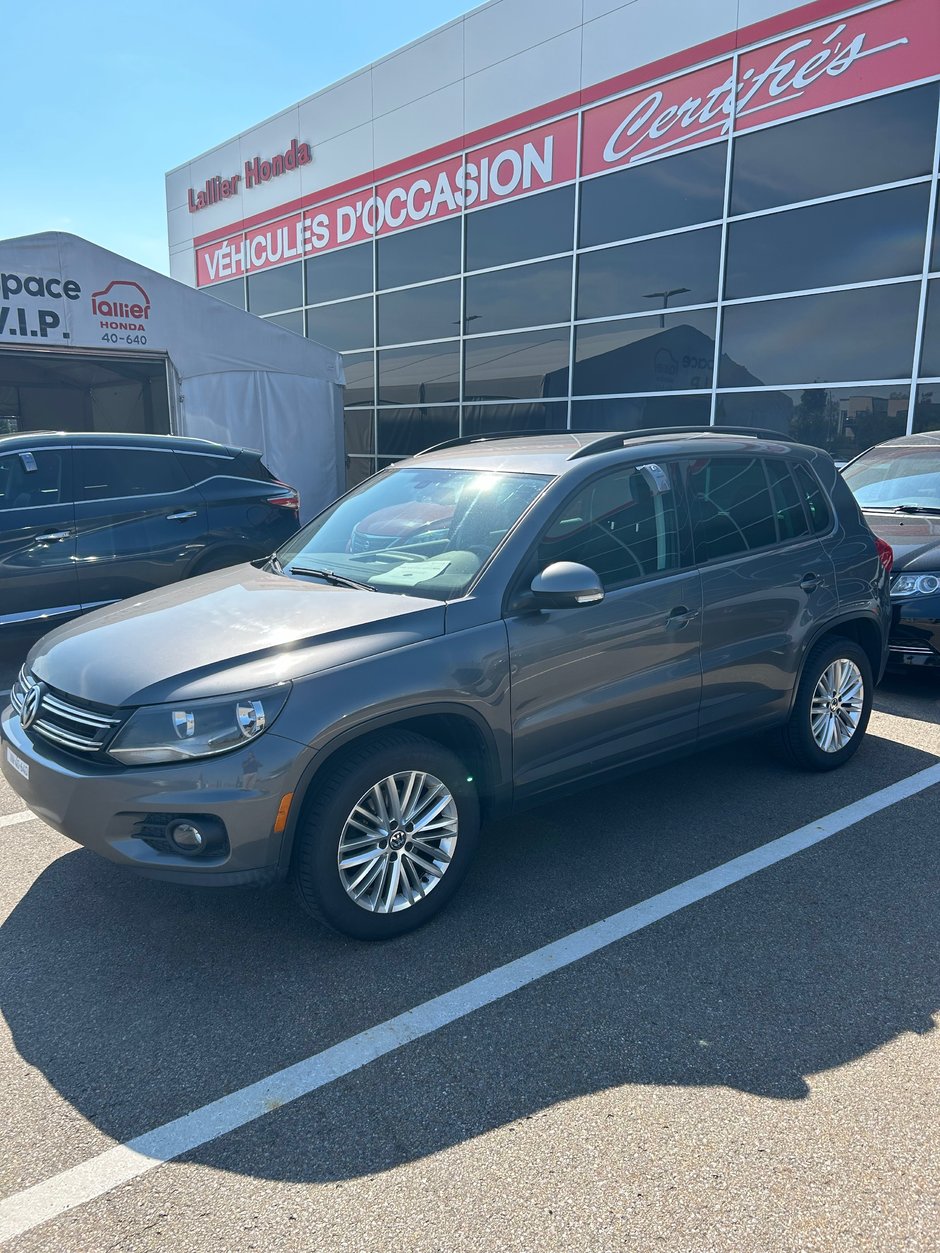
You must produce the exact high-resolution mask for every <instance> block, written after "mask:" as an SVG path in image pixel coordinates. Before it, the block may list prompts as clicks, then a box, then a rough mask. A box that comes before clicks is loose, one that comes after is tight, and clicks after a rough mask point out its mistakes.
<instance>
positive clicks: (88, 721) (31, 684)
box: [10, 666, 124, 755]
mask: <svg viewBox="0 0 940 1253" xmlns="http://www.w3.org/2000/svg"><path fill="white" fill-rule="evenodd" d="M35 687H38V688H40V691H41V695H40V699H39V708H38V710H37V712H36V714H35V716H34V718H33V721H32V722H31V723H30V725H29V726H28V727H26V728H24V730H26V732H27V734H29V735H30V736H33V735H38V736H41V738H42V739H44V740H48V741H49V742H50V743H51V744H55V745H56V746H57V747H59V748H64V749H67V750H68V751H69V752H73V753H82V754H83V755H84V754H90V753H101V752H103V751H104V749H105V747H106V746H107V744H108V743H109V742H110V740H111V738H112V736H113V735H114V732H115V730H116V729H117V727H119V726H120V724H121V723H122V722H123V720H124V719H123V716H122V714H121V712H120V711H119V710H115V709H109V708H106V707H103V706H101V705H91V704H89V703H86V702H81V703H79V702H78V700H77V698H76V697H74V696H68V695H66V694H65V693H64V692H59V691H57V690H56V689H55V688H52V687H49V686H48V684H46V683H40V682H39V681H38V680H37V679H36V678H35V677H34V676H33V675H32V674H30V672H29V671H28V670H27V668H26V667H25V666H23V668H22V669H21V670H20V672H19V675H18V676H17V679H16V683H15V684H14V685H13V690H12V692H11V693H10V701H11V703H12V705H13V708H14V710H15V711H16V712H17V713H18V714H19V715H20V717H22V716H23V707H24V705H25V704H26V700H27V696H28V695H29V693H30V692H31V691H32V689H33V688H35Z"/></svg>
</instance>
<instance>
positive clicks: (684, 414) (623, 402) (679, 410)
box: [571, 396, 711, 431]
mask: <svg viewBox="0 0 940 1253" xmlns="http://www.w3.org/2000/svg"><path fill="white" fill-rule="evenodd" d="M710 413H711V397H709V396H609V397H607V398H605V399H604V400H576V401H575V402H574V404H573V405H572V406H571V429H572V430H573V431H642V430H645V429H646V428H647V427H657V426H708V420H709V416H710Z"/></svg>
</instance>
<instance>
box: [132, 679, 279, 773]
mask: <svg viewBox="0 0 940 1253" xmlns="http://www.w3.org/2000/svg"><path fill="white" fill-rule="evenodd" d="M289 692H290V684H289V683H280V684H278V686H277V687H269V688H265V689H263V690H262V691H255V692H246V693H245V694H244V695H240V696H214V697H212V698H211V699H209V700H191V701H175V702H174V703H173V704H172V705H145V706H143V707H142V708H141V709H137V710H135V712H134V713H133V714H131V716H130V718H129V719H128V721H127V722H126V723H125V724H124V726H123V727H122V728H121V730H120V731H119V732H118V734H117V736H116V738H115V740H114V743H113V744H112V745H111V747H110V748H109V749H108V752H109V754H110V755H111V756H112V757H116V758H117V760H118V761H120V762H123V763H124V765H126V766H132V765H151V764H153V763H154V762H160V761H189V760H190V759H191V758H193V757H214V756H215V755H216V754H217V753H227V752H228V751H229V750H230V749H233V748H238V747H239V746H240V745H242V744H247V743H248V741H249V740H253V739H256V738H257V737H258V736H259V735H261V733H262V732H263V731H266V730H267V729H268V727H270V725H271V723H272V722H273V721H274V719H275V718H276V717H277V716H278V714H279V713H280V712H281V710H282V709H283V708H284V703H285V701H286V700H287V697H288V694H289Z"/></svg>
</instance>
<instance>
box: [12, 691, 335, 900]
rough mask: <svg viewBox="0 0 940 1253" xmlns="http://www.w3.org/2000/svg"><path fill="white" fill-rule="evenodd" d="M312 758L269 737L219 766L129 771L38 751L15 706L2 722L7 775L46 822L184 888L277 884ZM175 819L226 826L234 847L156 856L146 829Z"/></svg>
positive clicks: (210, 761) (219, 760) (209, 761)
mask: <svg viewBox="0 0 940 1253" xmlns="http://www.w3.org/2000/svg"><path fill="white" fill-rule="evenodd" d="M310 756H311V754H310V750H309V749H306V748H305V747H304V746H302V745H299V744H296V743H294V741H293V740H286V739H282V738H281V737H280V736H278V735H275V734H274V733H273V732H272V731H268V732H266V733H265V734H264V735H262V736H259V737H258V739H256V740H254V741H252V743H251V744H250V745H247V746H246V747H245V748H244V749H240V750H239V751H237V752H233V753H227V754H224V755H223V756H220V757H208V758H203V759H201V760H198V761H193V762H185V763H172V764H167V765H159V766H147V767H145V768H140V769H126V768H122V767H120V766H116V765H109V764H106V763H98V762H92V761H84V760H77V759H75V758H74V757H72V756H71V755H68V754H66V753H61V752H59V751H58V750H56V749H54V748H53V747H52V745H49V744H46V743H44V742H42V741H38V742H36V743H34V742H33V741H32V740H30V738H29V737H28V736H27V735H26V733H25V732H24V731H23V728H22V727H21V726H20V720H19V717H18V716H17V714H16V713H15V712H14V711H13V708H12V706H7V708H6V709H5V710H4V711H3V714H2V717H0V770H2V772H3V776H4V777H5V779H6V780H7V782H8V783H9V784H10V786H11V787H12V788H13V790H14V791H15V792H16V793H17V795H18V796H20V797H21V798H22V800H23V802H24V803H25V804H26V805H27V806H28V807H29V808H30V809H31V810H32V811H33V813H34V814H36V815H37V817H39V818H41V819H42V820H43V822H46V823H48V824H49V826H50V827H52V828H54V829H55V830H56V831H59V832H61V833H62V834H63V835H66V836H68V838H69V839H71V840H74V841H75V842H76V843H77V844H83V845H84V846H85V847H86V848H89V849H91V850H92V851H93V852H95V853H99V854H100V855H101V856H102V857H106V858H107V859H108V860H109V861H113V862H116V863H117V864H118V865H122V866H130V867H132V868H133V869H134V870H136V871H138V872H139V873H140V874H143V875H146V876H148V877H149V878H155V879H165V880H168V881H172V882H175V883H191V884H201V885H218V886H235V885H239V884H260V883H267V882H272V881H273V880H275V879H277V878H278V877H279V870H278V861H279V856H280V853H281V844H282V841H283V839H284V836H283V835H281V834H275V833H274V824H275V820H276V818H277V812H278V807H279V806H280V804H281V801H282V799H283V798H284V796H286V795H287V794H288V793H290V792H293V791H294V790H295V788H296V786H297V784H298V783H299V781H300V778H301V775H302V774H303V771H304V769H305V767H306V765H307V763H308V761H309V759H310ZM170 814H172V815H187V814H196V815H209V816H211V817H213V818H217V819H219V820H221V822H222V823H224V826H225V831H226V833H227V844H226V847H225V848H224V849H223V850H222V851H220V852H210V853H206V854H203V855H200V856H186V855H185V854H183V853H178V852H175V851H170V850H169V849H167V850H161V849H157V848H154V847H152V846H151V844H148V843H147V842H146V841H145V840H144V839H143V838H142V836H141V835H140V834H139V831H140V829H141V823H142V821H143V820H144V819H145V818H147V817H152V816H157V817H159V815H170Z"/></svg>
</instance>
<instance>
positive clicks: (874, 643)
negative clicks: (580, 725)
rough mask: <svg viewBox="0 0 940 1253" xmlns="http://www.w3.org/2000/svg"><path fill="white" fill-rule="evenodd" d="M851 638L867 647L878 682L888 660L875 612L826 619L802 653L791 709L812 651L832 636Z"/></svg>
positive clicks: (792, 693)
mask: <svg viewBox="0 0 940 1253" xmlns="http://www.w3.org/2000/svg"><path fill="white" fill-rule="evenodd" d="M840 637H841V638H842V639H849V640H852V641H853V642H854V643H856V644H858V645H859V647H860V648H862V649H864V651H865V655H866V656H867V657H868V660H869V661H870V662H871V672H872V675H873V676H874V679H875V684H876V685H877V683H878V682H879V680H880V678H881V675H882V672H883V671H884V663H885V639H886V637H885V634H884V632H883V631H882V628H881V625H880V624H879V622H878V620H877V619H876V618H875V617H874V616H873V615H868V614H855V615H853V616H852V617H848V618H844V619H842V620H839V621H836V622H827V623H825V625H824V626H822V627H821V628H820V630H819V631H817V632H816V634H815V635H813V636H812V638H811V639H809V640H808V641H807V644H806V647H805V648H804V650H803V656H802V657H801V659H800V670H799V674H798V675H797V677H796V682H795V683H794V684H793V690H792V692H791V693H790V706H789V707H790V709H791V710H792V708H793V704H794V702H795V700H796V694H797V692H798V691H799V687H800V682H801V681H802V678H803V669H804V667H805V665H806V660H807V658H808V657H809V655H810V653H811V652H812V651H813V649H814V648H815V647H816V646H817V644H821V643H822V642H823V641H824V640H829V639H838V638H840Z"/></svg>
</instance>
